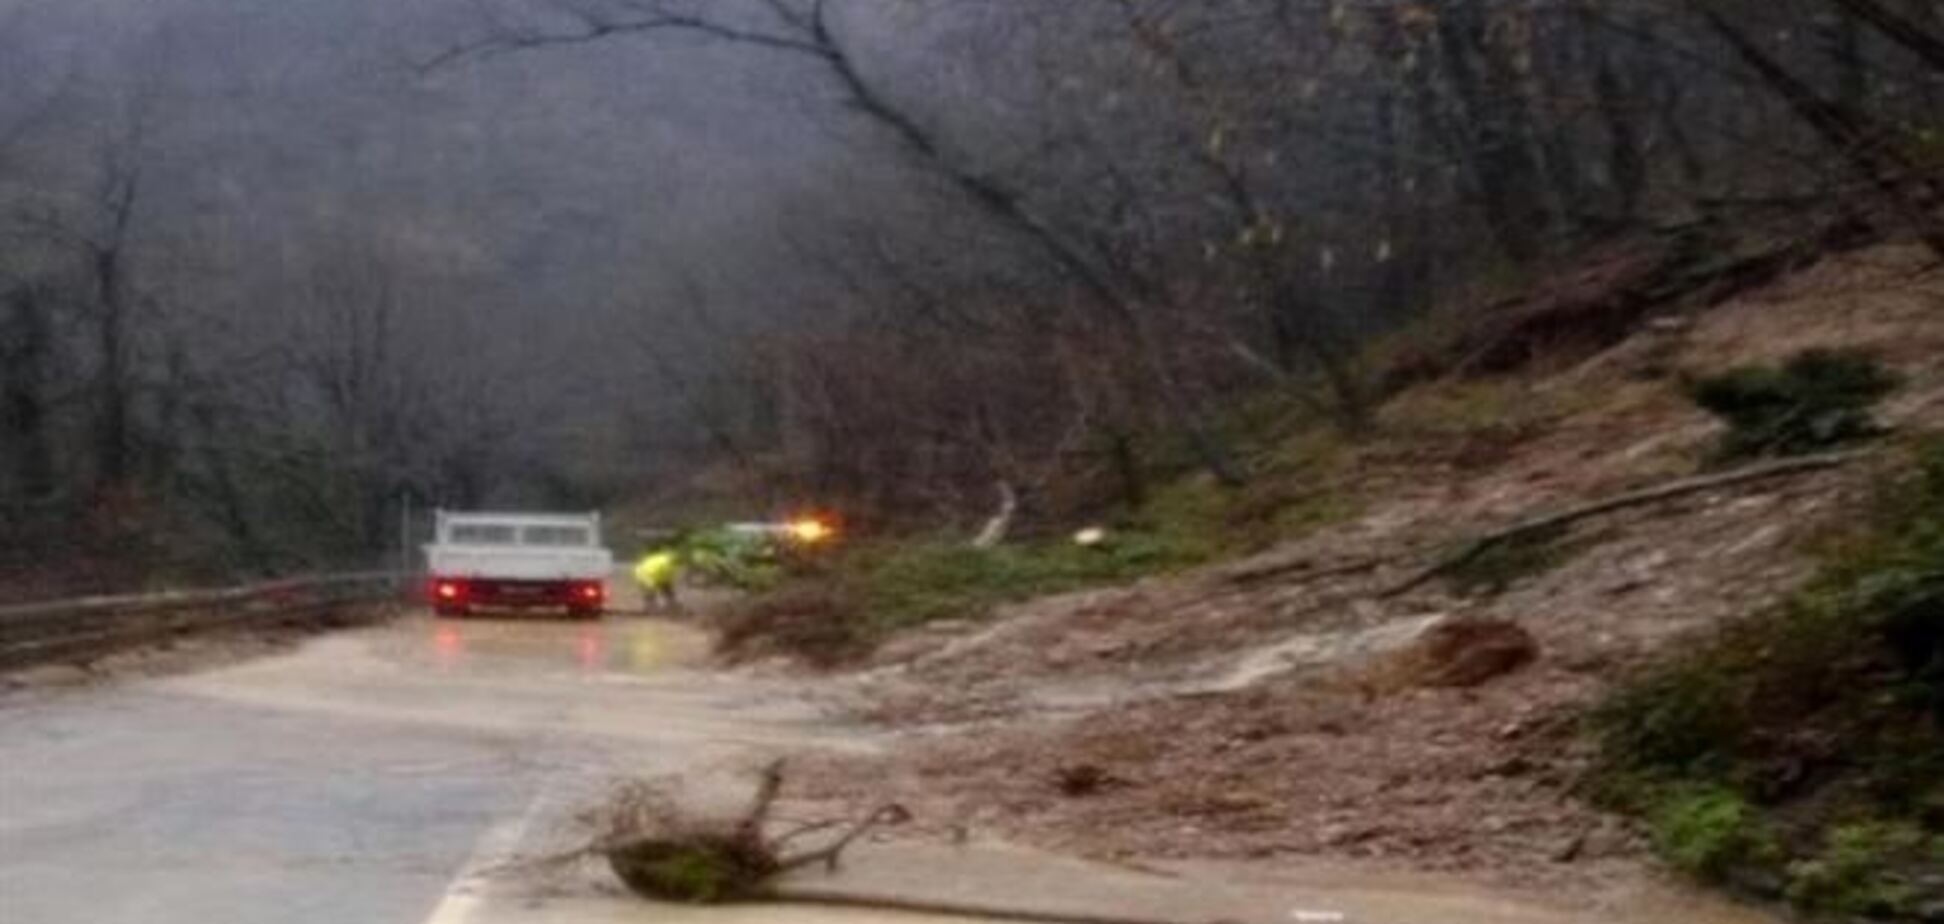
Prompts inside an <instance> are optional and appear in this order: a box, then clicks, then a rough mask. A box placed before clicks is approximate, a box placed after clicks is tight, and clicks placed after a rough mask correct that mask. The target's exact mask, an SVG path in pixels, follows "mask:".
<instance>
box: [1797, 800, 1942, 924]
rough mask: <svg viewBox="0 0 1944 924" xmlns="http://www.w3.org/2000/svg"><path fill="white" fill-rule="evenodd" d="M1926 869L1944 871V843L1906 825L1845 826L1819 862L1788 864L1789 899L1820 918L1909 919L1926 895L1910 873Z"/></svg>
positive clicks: (1818, 857)
mask: <svg viewBox="0 0 1944 924" xmlns="http://www.w3.org/2000/svg"><path fill="white" fill-rule="evenodd" d="M1926 868H1929V869H1939V868H1944V838H1936V837H1930V836H1928V835H1926V834H1925V833H1924V831H1923V829H1921V828H1919V827H1917V826H1916V825H1913V824H1909V823H1906V822H1860V823H1855V824H1847V825H1841V826H1838V827H1836V828H1833V829H1831V830H1830V832H1829V835H1828V838H1827V841H1826V843H1825V845H1824V848H1823V850H1822V852H1821V853H1819V854H1817V855H1816V857H1815V858H1814V859H1808V860H1799V861H1797V862H1795V863H1791V864H1789V870H1788V875H1789V885H1788V890H1787V895H1788V898H1789V901H1790V903H1792V904H1794V905H1795V906H1796V907H1798V908H1802V909H1803V910H1806V911H1811V912H1815V913H1817V914H1825V915H1838V914H1840V915H1868V916H1871V917H1898V916H1903V915H1909V914H1912V913H1915V912H1916V910H1917V906H1918V903H1919V901H1920V900H1921V891H1920V888H1919V887H1918V886H1917V885H1916V883H1915V882H1914V881H1913V878H1912V877H1911V875H1910V874H1909V873H1908V872H1907V871H1908V870H1921V869H1926Z"/></svg>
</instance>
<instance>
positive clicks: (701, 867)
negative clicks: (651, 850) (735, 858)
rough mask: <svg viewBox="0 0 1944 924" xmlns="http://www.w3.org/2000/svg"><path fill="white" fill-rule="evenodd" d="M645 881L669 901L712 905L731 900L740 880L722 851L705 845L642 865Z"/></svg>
mask: <svg viewBox="0 0 1944 924" xmlns="http://www.w3.org/2000/svg"><path fill="white" fill-rule="evenodd" d="M641 872H642V875H643V877H644V878H646V879H648V880H650V881H652V882H653V883H654V888H653V890H652V893H651V894H654V895H657V896H659V897H661V898H663V899H666V900H668V901H676V902H686V903H689V904H697V905H712V904H716V903H719V902H722V901H724V900H726V899H728V898H730V897H731V896H732V895H733V894H734V892H735V890H736V889H737V887H738V886H739V884H740V883H739V880H738V878H737V876H736V874H735V867H734V866H733V865H732V864H730V863H729V862H728V861H727V860H726V859H725V858H724V857H723V856H722V855H721V854H720V853H719V852H718V851H715V850H712V849H709V848H708V847H705V846H688V847H684V848H682V849H679V850H671V851H669V852H668V854H667V855H666V856H663V857H658V858H656V859H655V860H653V861H651V862H648V863H645V864H642V867H641Z"/></svg>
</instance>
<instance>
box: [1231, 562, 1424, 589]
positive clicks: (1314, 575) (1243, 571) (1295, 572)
mask: <svg viewBox="0 0 1944 924" xmlns="http://www.w3.org/2000/svg"><path fill="white" fill-rule="evenodd" d="M1396 557H1397V556H1395V555H1377V556H1372V557H1370V558H1360V559H1357V560H1355V561H1350V562H1344V563H1343V564H1338V565H1331V566H1330V567H1327V568H1317V569H1316V570H1313V571H1312V570H1310V569H1312V568H1315V566H1316V563H1315V562H1314V561H1311V560H1310V559H1308V558H1299V559H1297V560H1295V561H1275V562H1268V563H1266V564H1260V565H1256V566H1254V567H1251V568H1238V569H1236V570H1233V571H1230V572H1228V573H1227V574H1225V575H1223V576H1222V579H1223V580H1225V581H1227V582H1229V583H1231V584H1243V585H1248V584H1259V583H1261V582H1263V581H1272V580H1275V579H1277V578H1281V577H1285V576H1293V578H1294V579H1295V580H1297V581H1301V582H1303V583H1308V582H1310V581H1320V580H1323V579H1325V578H1333V577H1343V576H1346V575H1351V574H1361V573H1363V572H1365V571H1374V570H1376V568H1377V567H1378V566H1379V565H1382V564H1384V563H1385V562H1387V561H1390V560H1391V559H1393V558H1396Z"/></svg>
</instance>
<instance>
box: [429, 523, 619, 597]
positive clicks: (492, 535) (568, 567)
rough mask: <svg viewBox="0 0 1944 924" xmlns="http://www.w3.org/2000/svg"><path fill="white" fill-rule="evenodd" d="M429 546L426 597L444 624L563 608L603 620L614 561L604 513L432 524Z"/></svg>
mask: <svg viewBox="0 0 1944 924" xmlns="http://www.w3.org/2000/svg"><path fill="white" fill-rule="evenodd" d="M433 522H434V536H435V538H434V541H433V542H432V543H430V544H428V545H426V546H425V564H426V574H427V578H428V583H427V586H428V593H429V596H430V599H431V603H432V608H433V610H434V611H435V612H437V613H438V614H439V615H440V616H445V617H459V616H465V615H467V614H469V613H471V612H472V611H473V610H474V608H476V607H517V608H534V607H560V608H564V609H566V610H567V611H568V613H570V614H572V615H574V616H579V617H583V618H599V616H600V615H601V613H602V612H603V610H604V609H605V608H606V606H607V579H608V576H609V574H610V573H612V572H613V570H614V555H613V553H611V552H610V551H608V549H607V547H606V546H604V545H602V543H601V515H600V514H599V513H583V514H572V513H461V512H453V511H446V510H441V511H438V512H437V514H436V515H435V516H434V520H433Z"/></svg>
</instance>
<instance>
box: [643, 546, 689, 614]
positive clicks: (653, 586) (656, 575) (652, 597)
mask: <svg viewBox="0 0 1944 924" xmlns="http://www.w3.org/2000/svg"><path fill="white" fill-rule="evenodd" d="M681 576H682V558H681V555H680V554H678V553H677V552H676V551H675V549H673V548H671V547H666V546H665V547H662V548H658V549H654V550H653V551H650V552H649V553H648V554H647V555H644V556H642V559H641V561H640V563H638V564H636V565H635V568H634V579H635V583H637V584H640V585H641V597H642V599H643V600H645V601H647V603H648V606H649V607H650V608H652V609H656V610H664V611H675V612H679V611H680V610H681V608H682V601H681V600H680V599H679V598H677V597H676V595H675V584H676V581H677V580H678V579H679V578H680V577H681Z"/></svg>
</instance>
